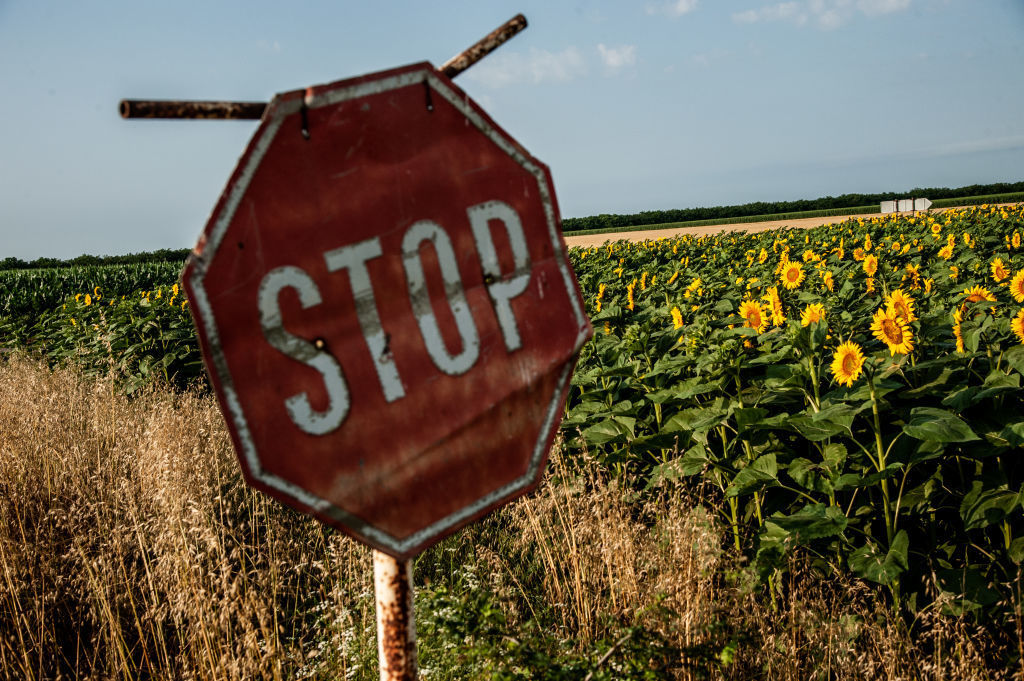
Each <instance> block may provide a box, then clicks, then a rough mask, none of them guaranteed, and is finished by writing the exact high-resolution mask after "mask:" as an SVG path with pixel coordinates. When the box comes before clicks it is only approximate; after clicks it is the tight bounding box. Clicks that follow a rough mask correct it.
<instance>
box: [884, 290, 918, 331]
mask: <svg viewBox="0 0 1024 681" xmlns="http://www.w3.org/2000/svg"><path fill="white" fill-rule="evenodd" d="M885 304H886V305H887V306H888V308H889V309H890V310H892V311H893V312H894V313H895V314H896V316H897V317H899V318H900V319H902V320H903V321H904V322H906V323H907V324H909V323H910V322H913V321H916V320H917V317H916V316H915V315H914V299H913V298H911V297H910V296H908V295H907V294H906V293H904V292H903V289H900V288H898V289H896V290H895V291H893V292H892V293H891V294H889V296H888V297H886V299H885Z"/></svg>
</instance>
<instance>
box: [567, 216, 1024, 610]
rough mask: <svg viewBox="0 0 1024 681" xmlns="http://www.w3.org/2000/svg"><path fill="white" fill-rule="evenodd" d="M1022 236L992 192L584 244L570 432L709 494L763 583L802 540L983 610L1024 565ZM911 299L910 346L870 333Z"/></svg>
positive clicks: (913, 591)
mask: <svg viewBox="0 0 1024 681" xmlns="http://www.w3.org/2000/svg"><path fill="white" fill-rule="evenodd" d="M1022 231H1024V209H1022V208H1019V207H1018V208H1016V209H1010V210H1005V209H999V208H988V207H983V208H982V209H971V210H963V211H957V212H953V213H944V214H939V215H932V216H919V217H917V218H910V217H894V218H889V219H883V218H875V219H872V220H861V221H857V220H851V221H847V222H844V223H841V224H839V225H833V226H825V227H821V228H817V229H813V230H807V231H791V230H782V231H774V232H765V233H760V234H753V235H746V234H740V235H737V234H725V235H718V236H714V237H700V238H692V237H680V238H674V239H663V240H658V241H654V242H643V243H633V244H631V243H627V242H617V243H608V244H605V245H604V246H601V247H595V248H590V249H582V250H581V249H574V250H572V251H571V258H572V260H573V262H574V265H575V267H576V271H577V276H578V279H579V282H580V285H581V289H582V290H583V292H584V295H585V297H586V298H587V304H588V308H589V312H590V314H591V319H592V320H593V323H594V326H595V332H596V335H595V337H594V339H593V340H592V341H591V342H590V343H589V344H588V345H587V346H586V347H585V348H584V349H583V352H582V354H581V358H580V361H579V364H578V367H577V371H576V373H575V375H574V377H573V390H572V391H571V395H570V399H569V403H568V405H567V409H566V418H565V419H564V421H563V431H564V432H565V435H566V444H567V447H569V448H570V449H571V450H576V451H583V450H586V451H587V452H588V453H589V455H590V456H596V457H597V458H598V459H599V460H600V461H601V462H602V463H603V464H604V465H605V466H607V467H608V468H609V469H612V470H615V471H617V472H619V473H620V474H622V477H623V479H635V480H640V481H643V482H642V483H641V484H642V485H644V484H645V485H646V486H647V487H652V488H653V487H659V486H664V485H669V484H680V483H685V484H688V485H690V486H691V487H692V486H697V487H700V488H702V489H703V490H704V491H705V494H707V495H708V496H709V497H710V498H712V499H717V506H718V508H719V511H720V513H721V515H722V518H723V520H724V521H725V523H726V524H727V526H728V527H729V528H731V532H732V538H733V543H734V545H735V547H736V548H737V549H738V550H741V551H743V552H745V553H746V554H747V555H749V556H750V557H751V559H753V561H754V565H755V566H756V568H757V570H758V572H759V573H760V574H761V576H762V577H763V578H764V579H765V580H768V581H771V580H772V579H773V578H774V576H775V575H778V574H779V572H780V571H783V570H785V569H786V564H787V563H786V562H787V560H788V559H789V557H790V556H791V555H792V553H793V551H794V550H797V549H799V550H801V551H803V552H809V553H810V554H811V555H812V556H814V557H815V559H816V560H817V561H818V563H819V564H820V565H821V566H822V567H823V568H826V569H828V570H829V571H833V570H839V571H847V570H848V571H850V572H852V573H853V574H855V575H857V576H859V577H861V578H863V579H866V580H869V581H872V582H877V583H879V584H883V585H885V586H887V587H888V588H889V589H890V591H891V593H892V594H893V597H894V598H895V599H897V600H898V601H900V602H903V603H906V604H908V605H910V604H916V606H917V607H920V606H922V605H923V604H924V603H926V602H930V600H931V598H932V597H933V596H934V594H935V593H936V592H939V593H941V594H943V595H942V599H941V602H943V603H944V604H945V605H944V607H945V608H946V609H947V610H949V611H953V612H968V611H970V612H980V611H981V610H982V609H983V608H985V607H988V606H989V605H991V604H992V603H994V602H995V601H996V600H997V599H998V598H999V597H1000V596H1006V595H1007V594H1008V593H1009V591H1010V589H1011V585H1012V584H1013V583H1014V581H1015V580H1016V578H1017V576H1018V575H1019V567H1018V566H1019V564H1020V563H1021V561H1022V559H1024V511H1022V504H1021V501H1022V499H1024V494H1022V492H1024V471H1022V470H1021V469H1020V467H1018V466H1016V465H1015V462H1016V460H1017V458H1018V457H1019V456H1020V455H1021V454H1022V447H1021V445H1022V444H1024V399H1022V397H1024V395H1022V393H1021V390H1020V385H1021V375H1022V370H1024V346H1022V345H1021V343H1022V342H1024V310H1022V309H1021V305H1020V303H1021V302H1024V279H1021V280H1018V281H1017V283H1014V284H1012V285H1011V281H1012V280H1013V277H1014V276H1015V275H1016V274H1017V273H1018V272H1019V271H1024V252H1022V251H1021V250H1020V237H1021V232H1022ZM1015 235H1016V236H1015ZM1014 244H1016V245H1014ZM869 245H870V248H869ZM866 256H867V257H875V258H877V272H874V276H873V277H869V276H868V274H867V269H869V268H870V266H867V259H868V258H866ZM997 259H998V260H999V261H1000V262H1001V263H1002V268H1003V269H1004V270H1006V273H1003V272H998V273H997V272H996V270H997V269H998V268H997V266H996V265H995V262H996V260H997ZM787 262H788V263H789V264H788V265H787V264H786V263H787ZM866 266H867V267H866ZM787 269H791V270H793V271H794V272H796V270H797V269H799V271H800V276H799V277H794V283H795V284H796V285H794V286H792V287H791V288H787V287H786V286H785V283H786V282H785V280H784V276H785V274H784V273H785V271H786V270H787ZM997 276H998V280H997ZM1022 276H1024V275H1022ZM797 280H799V281H797ZM772 290H774V294H775V295H777V296H778V304H777V306H774V309H773V303H772V302H771V299H772V295H773V293H772ZM901 295H902V296H904V298H903V299H904V300H909V301H910V307H911V312H910V313H907V312H906V311H903V312H901V313H900V314H904V315H905V317H904V319H903V322H904V328H903V330H902V332H901V333H902V335H903V337H904V338H907V337H909V338H910V339H911V342H910V343H909V345H910V346H912V350H909V351H908V349H909V348H907V347H902V348H901V347H899V346H900V342H901V341H900V340H899V339H896V337H895V336H890V341H892V344H890V343H886V342H883V340H882V338H881V337H880V335H879V334H881V333H882V331H881V330H879V331H873V330H872V327H873V318H874V317H875V315H876V314H880V312H879V311H883V312H884V311H885V310H887V309H889V310H892V309H895V307H894V306H895V304H896V303H895V302H894V301H896V300H900V296H901ZM817 305H820V306H821V308H820V309H821V311H822V312H823V315H824V319H823V320H821V321H812V319H811V312H812V311H813V309H812V306H817ZM893 314H895V313H893ZM802 317H804V319H803V320H802V319H801V318H802ZM876 324H877V323H876ZM879 328H880V327H879ZM890 333H893V332H890ZM847 342H850V343H854V344H856V346H857V349H858V350H859V351H860V352H862V357H863V364H862V365H861V364H860V362H859V360H858V359H857V358H855V357H849V358H847V361H848V362H850V364H849V373H850V375H848V376H846V375H844V373H843V370H842V369H837V368H834V367H833V363H834V362H839V363H840V364H841V363H842V359H843V356H844V355H842V354H840V353H839V346H840V344H842V343H847ZM854 368H857V369H858V370H857V371H856V372H854V371H853V369H854ZM840 379H843V380H840ZM847 383H849V385H847Z"/></svg>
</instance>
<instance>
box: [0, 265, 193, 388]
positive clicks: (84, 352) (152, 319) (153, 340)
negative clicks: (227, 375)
mask: <svg viewBox="0 0 1024 681" xmlns="http://www.w3.org/2000/svg"><path fill="white" fill-rule="evenodd" d="M187 308H188V303H187V301H186V300H185V299H184V296H182V295H180V294H179V291H178V285H177V284H171V285H170V286H167V287H157V288H155V289H153V290H145V291H132V292H130V293H128V294H126V295H121V296H111V297H107V296H105V295H103V293H102V292H101V291H100V290H99V287H98V286H97V287H93V288H92V289H91V291H90V292H89V293H86V294H81V293H78V294H75V295H74V296H73V297H70V298H68V299H67V301H66V302H64V303H62V304H60V305H59V306H58V307H57V308H55V309H53V310H50V311H47V312H43V313H42V314H40V315H39V316H38V317H37V318H36V321H35V322H34V323H32V324H31V325H28V326H22V327H19V328H18V330H17V333H16V334H15V333H11V336H10V337H11V338H12V339H15V340H21V341H22V343H23V344H24V345H26V346H27V347H28V348H29V349H31V350H33V351H36V352H40V353H42V354H43V355H45V356H46V357H47V358H48V359H49V360H50V361H51V362H53V363H60V362H74V363H76V364H78V365H80V366H81V367H82V368H83V370H84V371H85V372H86V373H87V374H97V373H107V372H111V373H113V374H114V375H115V376H117V377H119V378H121V379H123V380H124V384H125V388H126V390H127V391H128V392H132V391H134V390H135V389H137V388H138V387H140V386H142V385H143V384H144V383H146V382H147V381H150V380H152V379H153V378H156V377H159V379H161V380H163V381H165V382H167V383H170V384H174V385H177V386H180V387H184V386H185V385H187V384H188V383H189V382H191V381H194V380H202V379H203V377H204V373H203V364H202V359H201V356H200V353H199V347H198V343H197V341H196V337H195V330H194V327H193V326H192V319H191V316H190V314H189V312H188V309H187ZM0 324H2V322H0ZM8 324H10V323H8ZM3 329H4V327H3V326H0V330H3Z"/></svg>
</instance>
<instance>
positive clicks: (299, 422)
mask: <svg viewBox="0 0 1024 681" xmlns="http://www.w3.org/2000/svg"><path fill="white" fill-rule="evenodd" d="M182 282H183V284H184V286H185V288H186V290H187V291H188V295H189V298H190V300H191V302H192V314H193V318H194V320H195V324H196V328H197V330H198V333H199V338H200V342H201V345H202V350H203V356H204V359H205V361H206V366H207V369H208V372H209V374H210V379H211V381H212V383H213V386H214V389H215V391H216V393H217V396H218V399H219V400H220V405H221V409H222V411H223V413H224V416H225V419H226V421H227V424H228V427H229V429H230V431H231V436H232V438H233V440H234V445H235V449H236V452H237V453H238V458H239V461H240V462H241V465H242V468H243V470H244V472H245V475H246V478H247V479H248V481H249V483H250V484H252V485H253V486H255V487H257V488H259V489H262V490H264V491H265V492H267V493H269V494H272V495H273V496H275V497H277V498H279V499H281V500H282V501H284V502H285V503H287V504H289V505H291V506H293V507H295V508H298V509H301V510H303V511H305V512H308V513H312V514H314V515H316V516H317V517H318V518H320V519H321V520H322V521H324V522H326V523H328V524H330V525H333V526H335V527H337V528H340V529H342V530H343V531H345V532H348V533H349V534H351V535H353V536H354V537H356V538H358V539H360V540H362V541H364V542H365V543H367V544H370V545H372V546H374V547H376V548H379V549H381V550H382V551H385V552H387V553H390V554H391V555H393V556H396V557H398V558H406V557H409V556H411V555H414V554H416V553H418V552H419V551H421V550H422V549H424V548H425V547H427V546H429V545H430V544H432V543H434V542H436V541H437V540H438V539H440V538H441V537H443V536H445V535H447V534H449V533H451V532H453V531H455V530H456V529H458V528H459V527H462V526H463V525H465V524H467V523H468V522H470V521H472V520H473V519H475V518H477V517H479V516H480V515H482V514H484V513H486V512H487V511H489V510H491V509H493V508H495V507H497V506H499V505H501V504H502V503H504V502H506V501H508V500H509V499H511V498H513V497H516V496H518V495H520V494H522V493H524V492H525V491H527V490H528V489H530V488H531V487H532V486H533V485H534V484H535V483H536V482H537V481H538V479H539V477H540V474H541V471H542V469H543V465H544V462H545V460H546V457H547V451H548V448H549V447H550V445H551V442H552V440H553V438H554V435H555V432H556V430H557V426H558V423H559V420H560V417H561V412H562V406H563V404H564V400H565V396H566V392H567V390H568V386H569V379H570V376H571V373H572V368H573V366H574V363H575V357H576V354H577V352H578V351H579V349H580V347H581V346H582V344H583V343H584V342H585V341H586V340H587V338H589V336H590V334H591V333H592V331H591V328H590V324H589V321H588V319H587V317H586V315H585V313H584V311H583V305H582V302H581V299H580V295H579V290H578V288H577V286H576V281H575V278H574V276H573V272H572V269H571V268H570V266H569V263H568V261H567V259H566V253H565V244H564V241H563V240H562V237H561V232H560V223H559V216H558V208H557V205H556V202H555V194H554V188H553V185H552V182H551V177H550V174H549V172H548V170H547V168H546V167H545V166H544V165H543V164H542V163H540V162H539V161H538V160H536V159H535V158H533V157H532V156H530V155H529V154H528V153H527V152H526V151H525V150H524V149H523V148H522V147H521V146H519V145H518V144H517V143H516V142H515V140H513V139H512V138H511V137H509V136H508V135H507V134H506V133H505V132H504V131H503V130H502V129H501V128H499V127H498V126H497V125H496V124H495V123H494V122H493V121H492V120H491V119H490V118H489V117H488V116H487V114H486V113H484V112H483V110H482V109H480V108H479V107H478V106H477V105H476V104H475V103H474V102H473V101H472V100H470V99H469V97H468V96H467V95H466V94H465V93H464V92H462V90H460V89H459V88H458V87H457V86H455V85H454V84H452V82H451V81H450V80H449V79H448V78H446V77H445V76H443V75H441V74H439V73H438V72H437V71H436V70H435V69H434V67H433V66H431V65H430V64H428V63H421V64H414V65H411V66H406V67H402V68H398V69H394V70H391V71H385V72H381V73H377V74H372V75H368V76H364V77H361V78H355V79H351V80H345V81H341V82H338V83H333V84H331V85H326V86H323V87H316V88H310V89H308V90H305V91H295V92H289V93H285V94H282V95H278V96H277V97H275V98H274V100H273V101H272V102H271V103H270V105H269V106H268V108H267V111H266V113H265V114H264V117H263V120H262V122H261V123H260V126H259V129H258V130H257V131H256V134H255V135H254V136H253V138H252V141H251V142H250V143H249V146H248V148H247V149H246V151H245V153H244V154H243V156H242V158H241V160H240V161H239V164H238V167H237V168H236V169H235V171H234V174H233V175H232V177H231V180H230V181H229V182H228V186H227V188H226V189H225V190H224V193H223V195H222V196H221V198H220V200H219V202H218V203H217V206H216V208H215V209H214V211H213V214H212V215H211V217H210V220H209V222H208V223H207V225H206V228H205V230H204V231H203V235H202V236H201V237H200V240H199V243H198V245H197V246H196V248H195V252H194V254H193V256H192V257H191V258H190V260H189V262H188V264H187V265H186V267H185V270H184V272H183V273H182Z"/></svg>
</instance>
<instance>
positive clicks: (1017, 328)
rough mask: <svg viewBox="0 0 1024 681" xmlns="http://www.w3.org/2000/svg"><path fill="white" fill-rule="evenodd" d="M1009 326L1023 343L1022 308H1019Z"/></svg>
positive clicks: (1023, 309) (1023, 319)
mask: <svg viewBox="0 0 1024 681" xmlns="http://www.w3.org/2000/svg"><path fill="white" fill-rule="evenodd" d="M1010 328H1011V329H1013V334H1014V335H1015V336H1017V339H1018V340H1019V341H1020V342H1021V343H1024V308H1021V310H1020V312H1018V313H1017V316H1016V317H1014V318H1013V320H1012V321H1011V322H1010Z"/></svg>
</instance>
